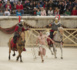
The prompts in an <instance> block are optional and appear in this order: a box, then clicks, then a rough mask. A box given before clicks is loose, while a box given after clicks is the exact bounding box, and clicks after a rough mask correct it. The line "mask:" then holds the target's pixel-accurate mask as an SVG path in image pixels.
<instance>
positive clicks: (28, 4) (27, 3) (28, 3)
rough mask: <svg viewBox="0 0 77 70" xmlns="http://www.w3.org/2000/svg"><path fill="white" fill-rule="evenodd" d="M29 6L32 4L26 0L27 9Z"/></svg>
mask: <svg viewBox="0 0 77 70" xmlns="http://www.w3.org/2000/svg"><path fill="white" fill-rule="evenodd" d="M29 6H30V2H29V0H25V8H26V9H29Z"/></svg>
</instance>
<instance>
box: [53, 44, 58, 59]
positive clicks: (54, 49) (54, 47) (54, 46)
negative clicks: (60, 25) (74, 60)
mask: <svg viewBox="0 0 77 70" xmlns="http://www.w3.org/2000/svg"><path fill="white" fill-rule="evenodd" d="M53 51H54V56H55V58H57V56H56V52H57V50H56V45H55V44H53Z"/></svg>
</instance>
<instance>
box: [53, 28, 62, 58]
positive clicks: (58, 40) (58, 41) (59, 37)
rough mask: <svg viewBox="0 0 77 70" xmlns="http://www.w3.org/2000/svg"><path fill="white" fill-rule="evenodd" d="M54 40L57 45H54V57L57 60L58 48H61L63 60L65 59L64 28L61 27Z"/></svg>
mask: <svg viewBox="0 0 77 70" xmlns="http://www.w3.org/2000/svg"><path fill="white" fill-rule="evenodd" d="M53 40H54V41H55V44H53V51H54V56H55V58H57V56H56V52H57V50H56V47H57V46H58V47H60V49H61V59H63V49H62V46H63V28H62V27H59V28H58V31H57V33H56V34H55V35H54V37H53Z"/></svg>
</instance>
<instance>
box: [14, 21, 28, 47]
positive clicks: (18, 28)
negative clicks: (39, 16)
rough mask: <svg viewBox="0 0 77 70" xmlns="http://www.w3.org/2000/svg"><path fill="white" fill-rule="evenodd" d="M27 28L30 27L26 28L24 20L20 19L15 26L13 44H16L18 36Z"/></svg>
mask: <svg viewBox="0 0 77 70" xmlns="http://www.w3.org/2000/svg"><path fill="white" fill-rule="evenodd" d="M27 30H29V29H28V28H27V29H25V28H24V26H23V24H22V21H20V22H19V23H18V25H17V26H16V27H15V32H14V37H13V43H14V44H13V46H16V42H17V39H18V37H20V34H21V33H22V32H24V31H27ZM22 42H23V43H24V42H25V41H22Z"/></svg>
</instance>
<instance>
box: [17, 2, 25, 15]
mask: <svg viewBox="0 0 77 70" xmlns="http://www.w3.org/2000/svg"><path fill="white" fill-rule="evenodd" d="M18 9H20V12H21V14H24V10H23V5H22V4H21V2H20V1H18V4H17V5H16V12H17V10H18Z"/></svg>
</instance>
